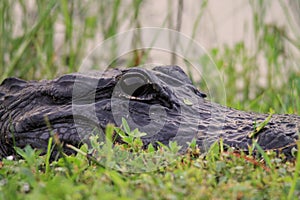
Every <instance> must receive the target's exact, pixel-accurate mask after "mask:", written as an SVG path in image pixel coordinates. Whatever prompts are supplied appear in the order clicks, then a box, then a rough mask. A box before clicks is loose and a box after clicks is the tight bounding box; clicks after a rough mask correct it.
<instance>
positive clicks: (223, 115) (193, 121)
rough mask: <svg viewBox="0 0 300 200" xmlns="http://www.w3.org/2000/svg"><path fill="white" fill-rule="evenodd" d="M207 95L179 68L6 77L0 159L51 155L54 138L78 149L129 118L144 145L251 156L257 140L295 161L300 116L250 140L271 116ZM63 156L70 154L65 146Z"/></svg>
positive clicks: (1, 90) (277, 121) (0, 90)
mask: <svg viewBox="0 0 300 200" xmlns="http://www.w3.org/2000/svg"><path fill="white" fill-rule="evenodd" d="M93 85H94V86H93ZM129 85H131V87H129ZM205 96H206V95H205V94H203V93H201V92H200V91H199V90H198V89H197V88H195V87H194V86H193V85H192V83H191V81H190V80H189V78H188V77H187V76H186V74H185V73H184V72H183V71H182V70H181V69H180V68H179V67H177V66H164V67H156V68H154V69H153V70H145V69H142V68H131V69H127V70H118V69H114V70H109V71H107V72H105V73H99V74H93V75H91V74H89V75H87V74H86V75H84V74H69V75H64V76H61V77H59V78H57V79H55V80H50V81H47V80H43V81H24V80H20V79H17V78H8V79H5V80H4V81H3V83H2V84H1V85H0V157H5V156H8V155H12V154H14V153H15V152H14V150H13V146H14V145H15V146H17V147H21V148H24V147H25V146H26V145H31V146H32V147H34V148H37V149H41V150H42V151H43V152H45V150H46V148H47V143H48V139H49V137H50V135H51V133H56V134H57V135H58V136H59V139H60V141H61V142H62V143H63V144H72V145H75V146H77V147H78V146H80V145H81V144H82V141H83V140H84V139H86V138H88V135H89V134H90V133H92V132H93V133H95V132H96V133H102V132H101V131H102V130H104V129H105V127H106V125H107V124H108V123H114V124H116V125H117V126H119V125H120V121H121V117H123V116H124V117H125V118H126V119H127V121H128V123H129V126H130V128H132V129H133V128H136V127H138V128H139V129H140V130H141V131H144V132H146V133H148V134H147V135H146V136H144V137H142V140H143V142H144V145H145V146H147V145H148V144H149V143H152V144H153V145H154V146H155V145H157V141H159V142H162V143H164V144H168V143H169V142H170V141H177V142H178V143H179V145H181V146H183V147H186V146H187V142H191V140H192V139H193V138H195V139H196V142H197V144H198V146H199V147H200V149H201V151H202V152H204V151H206V150H207V149H208V148H209V146H210V145H211V144H212V143H214V142H215V141H218V140H219V139H220V138H223V143H224V145H225V146H231V147H235V148H236V149H239V150H242V151H247V150H248V147H249V145H251V144H252V143H253V140H254V139H255V140H256V141H257V142H258V144H259V145H260V146H261V147H262V148H263V149H265V150H268V149H275V150H278V151H281V152H283V153H284V154H286V155H287V156H288V157H291V149H292V148H293V147H296V143H295V142H296V140H297V139H298V132H299V130H300V117H299V116H296V115H273V116H272V118H271V120H270V121H269V123H268V124H267V125H266V126H265V127H264V128H263V129H262V130H261V131H259V132H258V133H257V134H255V135H254V138H251V137H249V135H250V134H251V132H253V130H254V123H255V122H257V123H259V122H262V121H264V120H265V119H266V118H267V117H268V115H266V114H258V113H251V112H244V111H239V110H235V109H232V108H227V107H225V106H221V105H218V104H215V103H212V102H210V101H208V100H206V99H205V98H204V97H205ZM186 100H188V101H186ZM91 109H92V110H93V109H94V110H95V116H94V117H93V112H91ZM149 113H152V114H150V115H149ZM153 113H154V114H153ZM74 121H75V122H74ZM78 133H80V134H78ZM183 149H186V148H183ZM64 151H65V152H66V153H67V154H70V153H72V150H70V149H68V148H67V147H64ZM56 153H57V150H56V149H54V152H53V154H56Z"/></svg>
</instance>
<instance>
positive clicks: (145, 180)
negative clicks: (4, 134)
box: [0, 120, 300, 200]
mask: <svg viewBox="0 0 300 200" xmlns="http://www.w3.org/2000/svg"><path fill="white" fill-rule="evenodd" d="M114 129H115V130H117V132H118V134H119V135H120V136H121V137H122V138H123V141H124V142H125V144H119V145H116V146H114V148H112V143H111V141H112V139H113V130H114ZM106 134H107V138H106V140H107V142H106V143H101V142H98V141H97V137H92V138H91V145H92V149H91V150H88V149H87V145H83V146H82V147H81V149H76V148H75V147H72V148H74V149H75V150H76V151H77V152H78V153H77V155H73V156H64V157H62V158H61V159H59V160H58V161H55V162H52V163H50V164H49V162H48V161H49V152H50V151H48V153H47V154H46V155H44V156H39V152H37V151H35V150H33V149H31V148H30V147H26V148H25V149H24V150H21V149H17V151H18V153H19V154H20V155H21V156H22V157H23V159H21V160H18V161H13V160H9V159H4V160H3V161H2V162H1V163H0V164H1V165H0V199H73V200H75V199H100V198H101V199H116V198H120V199H241V198H245V199H249V198H254V199H270V198H271V199H286V198H289V199H293V198H297V197H299V196H300V178H298V173H297V172H298V171H299V170H300V165H299V162H297V163H296V166H295V163H294V162H285V163H283V160H284V157H283V156H279V157H275V155H274V154H273V153H272V152H266V153H264V154H263V157H264V159H265V160H268V162H266V163H264V162H263V161H262V160H260V159H259V158H255V157H252V156H248V155H245V154H243V153H237V152H234V151H233V150H229V151H227V152H224V150H223V149H222V148H220V145H219V144H218V143H216V144H214V145H213V146H212V147H211V148H210V150H209V151H208V153H207V154H206V155H199V149H198V148H197V146H196V144H195V142H194V141H192V142H191V144H190V148H189V152H188V153H187V154H185V155H178V154H177V151H178V150H179V147H178V146H177V145H176V143H170V144H169V146H164V145H162V144H161V145H160V148H159V149H158V150H154V148H153V147H151V146H149V147H148V149H146V150H142V149H141V148H140V146H141V145H142V143H141V140H140V137H141V136H142V135H143V133H140V132H139V131H138V130H130V129H129V127H128V126H127V123H126V121H125V120H123V125H122V129H119V128H114V127H113V126H108V128H107V131H106ZM50 142H51V141H50ZM221 142H222V141H221ZM49 144H51V143H49ZM50 147H51V146H50ZM99 147H101V148H99ZM49 149H51V148H49ZM299 157H300V156H298V158H297V159H298V160H299ZM116 158H118V159H116Z"/></svg>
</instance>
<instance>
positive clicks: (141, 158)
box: [0, 0, 300, 199]
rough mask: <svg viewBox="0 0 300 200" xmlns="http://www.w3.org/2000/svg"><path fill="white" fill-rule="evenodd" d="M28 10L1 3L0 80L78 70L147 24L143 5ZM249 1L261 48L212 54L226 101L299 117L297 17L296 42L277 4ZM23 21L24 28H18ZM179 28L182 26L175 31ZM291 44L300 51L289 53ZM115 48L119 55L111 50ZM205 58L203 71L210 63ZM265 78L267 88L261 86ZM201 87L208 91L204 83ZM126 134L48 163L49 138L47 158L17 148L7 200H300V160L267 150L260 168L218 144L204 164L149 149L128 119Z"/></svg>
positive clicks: (3, 186)
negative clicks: (97, 51)
mask: <svg viewBox="0 0 300 200" xmlns="http://www.w3.org/2000/svg"><path fill="white" fill-rule="evenodd" d="M208 2H209V1H203V3H202V6H201V8H199V9H200V10H199V15H198V16H196V19H195V22H194V23H193V29H192V38H194V37H195V35H197V30H198V29H199V28H200V27H199V22H200V21H201V19H202V16H203V13H205V11H206V6H207V3H208ZM26 3H27V1H24V0H16V1H9V0H3V1H1V3H0V30H1V32H0V33H1V37H0V80H3V79H5V78H6V77H9V76H17V77H20V78H24V79H42V78H53V77H55V76H57V74H61V73H68V72H74V71H76V70H77V69H78V67H79V65H80V62H81V61H82V59H83V58H84V56H85V53H86V50H87V49H86V48H88V47H87V46H86V44H87V43H88V42H90V41H94V40H95V38H96V37H97V35H99V34H100V35H101V37H102V38H103V39H106V38H110V37H111V36H113V35H115V34H117V33H118V32H119V30H120V29H121V26H124V24H125V26H127V28H128V29H129V28H137V27H142V26H143V24H142V22H141V21H140V18H139V16H140V13H141V12H143V1H140V0H133V1H131V2H129V3H124V1H114V3H111V2H109V1H99V2H98V3H97V4H95V3H94V1H90V0H88V1H85V3H81V1H71V2H70V1H66V0H62V1H54V0H50V1H48V2H44V1H35V4H34V8H33V10H31V9H30V8H29V7H28V6H26V5H27V4H26ZM183 3H184V2H183ZM249 3H250V6H251V9H252V13H253V21H254V24H253V30H254V35H255V41H254V45H253V46H255V49H254V50H252V51H250V50H249V49H248V48H247V47H246V45H245V44H244V42H243V41H241V42H238V43H237V44H235V45H233V46H223V47H221V48H218V49H216V48H215V49H210V50H209V54H210V56H211V57H212V58H213V60H214V62H215V64H216V66H217V68H218V70H219V71H220V72H221V74H222V76H223V77H222V78H223V80H224V87H225V88H226V103H227V105H228V106H231V107H235V108H238V109H243V110H249V111H256V112H264V113H268V112H269V111H270V109H272V110H274V111H275V113H290V114H300V99H299V96H300V72H299V66H296V68H295V66H294V65H295V63H296V64H297V63H299V57H298V56H297V53H299V50H300V45H299V44H300V39H299V38H298V35H299V32H297V30H296V29H295V28H294V24H293V23H292V22H291V20H289V24H287V26H288V27H290V28H292V33H291V34H292V36H295V37H292V36H291V35H290V34H288V33H287V32H286V29H285V28H283V27H280V26H279V25H277V24H276V23H265V19H266V13H267V10H268V6H269V4H271V1H261V0H250V1H249ZM280 5H281V6H282V8H283V10H284V13H285V15H286V16H285V17H286V18H287V19H291V17H292V16H291V13H289V12H288V11H287V10H286V7H287V5H286V3H285V1H281V0H280ZM15 6H19V8H20V9H21V12H22V13H23V14H24V15H22V17H21V18H20V19H18V18H15V16H14V15H13V14H12V13H14V12H13V10H14V8H15ZM91 7H92V8H94V10H93V9H91ZM294 8H295V9H296V7H295V6H294ZM91 10H92V11H91ZM170 10H172V9H171V7H170V8H168V12H169V11H170ZM298 11H299V10H298ZM144 12H145V11H144ZM166 12H167V11H166ZM33 13H34V14H33ZM179 13H180V10H178V11H176V12H174V13H172V12H169V13H168V15H167V17H166V18H165V19H163V20H162V27H167V25H168V24H171V23H172V18H176V16H180V15H179ZM298 13H299V12H298ZM178 18H180V17H178ZM18 22H19V24H20V27H16V24H17V23H18ZM128 22H129V23H128ZM57 24H59V25H61V26H63V28H64V30H65V31H63V32H62V33H60V34H61V36H62V40H61V41H60V44H59V45H57V44H55V42H54V41H55V36H56V34H58V32H57V31H56V25H57ZM180 24H181V22H177V27H180V26H179V25H180ZM245 31H246V30H245ZM137 42H138V40H137ZM133 45H134V44H133ZM289 45H292V46H293V48H294V51H295V54H293V53H290V52H289V47H290V46H289ZM108 51H109V52H110V53H111V54H112V55H113V54H114V50H113V49H109V50H108ZM139 57H142V56H141V55H140V54H139V52H134V53H133V54H132V55H131V56H130V57H129V58H128V60H127V61H126V63H134V64H143V63H142V62H143V60H145V62H147V59H144V58H143V59H141V58H139ZM260 59H263V61H264V62H265V63H266V66H267V70H266V71H267V72H266V73H265V74H261V73H259V70H260V68H261V62H260V61H261V60H260ZM137 61H139V62H137ZM199 61H200V62H202V64H203V66H204V67H205V66H206V65H205V64H206V63H207V57H201V58H199ZM239 66H242V67H239ZM191 78H193V77H191ZM261 78H263V79H264V80H265V83H264V84H260V83H259V82H258V81H257V80H258V79H261ZM195 84H197V85H198V86H199V87H200V88H205V84H204V83H203V82H199V83H198V82H196V83H195ZM214 89H215V90H216V91H218V88H214ZM220 94H222V93H220ZM214 99H216V101H218V99H221V97H219V96H218V93H216V96H215V97H214ZM187 103H188V102H187ZM266 120H267V119H266ZM122 128H123V129H124V130H121V129H118V128H114V127H108V129H109V130H108V131H107V133H108V134H107V138H108V139H112V138H110V137H111V131H112V130H116V132H118V133H119V135H120V136H121V137H122V138H123V140H124V142H125V144H124V145H117V146H116V148H115V149H112V148H111V146H110V145H109V143H106V144H103V143H98V141H97V138H91V144H92V146H93V148H92V149H90V150H89V149H87V147H86V146H85V145H84V146H82V147H81V149H75V150H76V151H78V154H77V155H76V156H75V155H73V156H65V157H63V158H61V159H60V160H58V161H55V162H50V160H49V159H50V151H51V148H52V147H51V144H52V142H51V141H49V147H48V151H47V152H48V153H47V154H46V155H43V156H39V152H37V151H36V150H33V149H31V148H30V147H26V148H25V149H18V148H16V151H17V152H18V154H19V155H20V156H21V157H22V158H23V159H20V160H18V161H12V160H9V159H3V160H2V161H1V162H0V199H99V198H101V199H116V198H119V199H297V198H299V196H300V178H299V174H298V173H299V171H300V154H298V155H297V161H295V162H283V160H284V157H280V156H279V157H275V155H274V154H273V153H272V152H263V151H261V152H260V153H261V154H262V157H263V158H264V161H262V160H261V159H259V158H255V157H251V156H247V155H244V154H241V153H236V152H233V151H228V152H224V150H223V149H222V148H220V146H219V145H218V144H215V145H213V146H212V147H211V148H210V150H209V152H208V153H207V154H206V156H205V157H204V155H199V149H197V147H196V145H195V143H194V142H191V144H190V151H189V153H187V154H186V155H177V154H176V152H177V151H178V149H179V147H178V146H177V145H176V144H175V143H170V144H169V146H163V145H161V148H160V149H159V150H158V151H156V150H154V148H153V147H151V146H149V147H148V149H146V150H141V148H140V147H141V145H142V143H141V140H140V139H139V137H140V136H141V135H142V134H143V133H139V132H138V131H137V130H130V127H128V126H126V123H125V122H123V127H122ZM258 128H259V127H258ZM125 133H126V134H125ZM53 139H54V140H55V138H53ZM298 145H299V144H298ZM100 146H102V148H101V149H100ZM257 148H258V149H259V147H257ZM129 152H130V153H129ZM174 155H176V156H174ZM145 164H146V165H145ZM132 172H138V173H132Z"/></svg>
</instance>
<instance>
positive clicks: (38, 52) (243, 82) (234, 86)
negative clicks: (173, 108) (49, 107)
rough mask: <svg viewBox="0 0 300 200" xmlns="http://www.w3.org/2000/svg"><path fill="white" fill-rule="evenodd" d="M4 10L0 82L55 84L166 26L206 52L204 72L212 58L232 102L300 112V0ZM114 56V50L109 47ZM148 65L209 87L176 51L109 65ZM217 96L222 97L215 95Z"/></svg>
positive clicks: (63, 3)
mask: <svg viewBox="0 0 300 200" xmlns="http://www.w3.org/2000/svg"><path fill="white" fill-rule="evenodd" d="M0 6H1V7H0V15H1V17H0V29H1V31H0V34H1V37H0V63H1V65H0V79H1V80H3V79H5V78H6V77H9V76H16V77H20V78H23V79H28V80H29V79H50V78H54V77H57V76H58V75H60V74H64V73H71V72H76V71H77V70H78V68H79V67H80V65H81V63H82V60H83V59H84V58H85V57H86V56H87V54H88V53H89V52H90V51H91V50H92V49H93V48H95V47H96V46H97V44H99V43H101V42H103V41H104V40H106V39H109V38H111V37H113V36H114V35H116V34H118V33H121V32H124V31H127V30H131V29H134V28H142V27H160V28H168V29H173V30H176V31H179V32H181V33H183V34H185V35H186V36H187V37H189V38H191V39H194V40H195V41H196V42H198V43H199V44H200V45H201V46H202V47H203V48H204V49H205V50H206V51H207V55H204V56H203V55H199V63H201V65H203V66H204V67H205V66H206V64H207V57H211V58H212V60H213V61H214V63H215V65H216V67H217V69H218V70H219V72H220V74H221V75H222V80H223V82H224V88H225V89H226V102H225V103H226V104H227V105H229V106H232V107H235V108H238V109H246V110H253V111H257V112H268V111H269V109H270V108H272V109H274V110H275V111H276V112H277V113H300V112H299V111H300V99H299V94H300V66H299V59H300V55H299V52H300V51H299V50H300V3H299V1H295V0H289V1H288V0H223V1H219V0H199V1H195V0H185V1H183V0H173V1H172V0H161V1H150V0H144V1H142V0H124V1H121V0H115V1H112V0H101V1H92V0H83V1H67V0H60V1H56V0H49V1H41V0H2V1H1V3H0ZM137 42H142V41H140V40H139V35H137V36H136V40H135V41H132V45H133V47H134V45H136V43H137ZM114 48H117V47H114ZM110 52H111V54H113V49H107V52H106V53H108V54H110ZM99 59H101V57H99ZM145 63H161V64H178V65H184V66H183V67H184V68H185V70H186V71H187V73H188V74H189V75H190V77H191V79H192V80H193V81H194V82H195V84H196V85H197V86H198V87H199V88H204V90H205V85H204V83H203V82H201V79H200V80H198V79H197V77H193V73H192V72H191V71H190V69H189V67H190V66H189V65H188V64H187V63H185V62H184V60H182V58H179V57H177V56H176V55H173V54H171V53H166V52H152V53H145V51H144V50H136V51H133V52H131V53H129V54H127V55H124V56H123V57H122V58H119V59H118V60H115V61H114V62H112V63H110V66H111V67H120V66H121V67H133V66H137V65H143V64H145ZM216 91H217V89H216ZM205 92H207V91H205ZM220 94H222V93H220ZM222 95H223V94H222ZM214 99H215V101H217V102H218V99H222V97H218V93H216V94H215V97H214ZM220 102H221V100H220ZM221 103H224V102H221Z"/></svg>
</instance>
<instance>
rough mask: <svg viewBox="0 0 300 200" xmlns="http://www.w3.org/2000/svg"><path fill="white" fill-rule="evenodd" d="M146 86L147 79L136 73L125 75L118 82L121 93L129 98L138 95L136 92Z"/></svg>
mask: <svg viewBox="0 0 300 200" xmlns="http://www.w3.org/2000/svg"><path fill="white" fill-rule="evenodd" d="M148 84H149V81H148V79H147V78H146V77H145V76H143V75H142V74H137V73H127V74H125V75H124V76H123V77H122V79H121V80H120V86H121V89H122V91H123V92H124V93H126V94H128V95H130V96H136V95H138V94H137V93H139V92H138V91H139V90H141V89H142V88H144V87H145V86H146V85H148Z"/></svg>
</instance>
